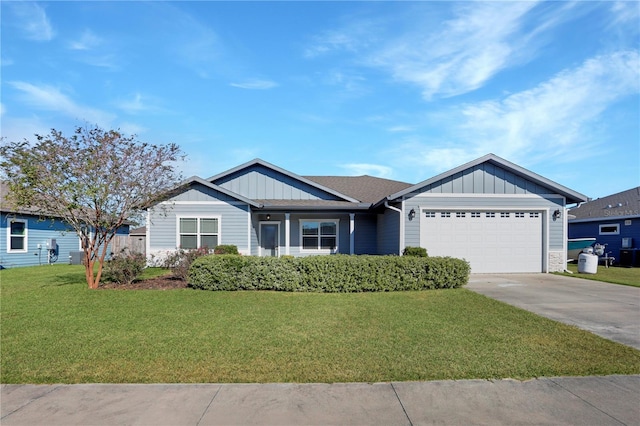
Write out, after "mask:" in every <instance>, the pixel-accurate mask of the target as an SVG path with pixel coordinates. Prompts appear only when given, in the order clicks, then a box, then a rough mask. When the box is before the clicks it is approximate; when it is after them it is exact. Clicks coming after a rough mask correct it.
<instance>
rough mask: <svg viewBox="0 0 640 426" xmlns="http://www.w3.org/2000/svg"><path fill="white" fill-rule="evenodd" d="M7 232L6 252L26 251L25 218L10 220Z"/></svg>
mask: <svg viewBox="0 0 640 426" xmlns="http://www.w3.org/2000/svg"><path fill="white" fill-rule="evenodd" d="M8 228H9V232H8V233H7V234H8V235H7V237H8V238H9V241H8V244H7V251H8V252H26V251H27V221H25V220H15V219H13V220H10V221H9V227H8Z"/></svg>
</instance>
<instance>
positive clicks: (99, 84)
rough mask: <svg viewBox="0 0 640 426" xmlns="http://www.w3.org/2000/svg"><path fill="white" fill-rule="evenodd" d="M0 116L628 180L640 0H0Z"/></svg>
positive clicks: (207, 160) (637, 110) (364, 165)
mask: <svg viewBox="0 0 640 426" xmlns="http://www.w3.org/2000/svg"><path fill="white" fill-rule="evenodd" d="M0 7H1V12H2V18H1V19H2V22H1V26H2V34H1V36H2V39H1V43H2V45H1V47H2V49H1V50H2V53H1V61H2V68H1V71H2V75H1V83H2V84H1V90H2V92H1V107H0V108H1V109H0V113H1V120H2V121H1V126H2V136H3V137H4V138H5V139H6V140H10V141H14V140H22V139H24V138H27V139H30V140H33V135H34V134H35V133H38V134H47V133H48V132H49V130H50V129H51V128H55V129H58V130H62V131H66V132H70V131H71V130H72V129H73V128H74V127H75V126H76V125H82V124H84V123H85V122H86V123H90V124H98V125H100V126H101V127H103V128H107V129H110V128H119V129H121V130H122V131H124V132H125V133H128V134H136V135H138V137H139V139H140V140H142V141H145V142H151V143H160V144H162V143H169V142H175V143H177V144H178V145H180V146H181V147H182V149H183V150H184V152H185V153H186V154H187V160H186V162H185V163H184V164H181V165H180V168H181V169H182V170H183V173H184V175H185V177H186V176H190V175H199V176H201V177H204V178H206V177H209V176H211V175H214V174H217V173H219V172H222V171H224V170H226V169H228V168H231V167H234V166H236V165H239V164H241V163H243V162H245V161H249V160H251V159H253V158H256V157H259V158H262V159H264V160H266V161H269V162H271V163H273V164H276V165H278V166H280V167H283V168H285V169H287V170H290V171H292V172H294V173H298V174H301V175H361V174H369V175H373V176H379V177H385V178H389V179H396V180H402V181H406V182H410V183H417V182H420V181H422V180H425V179H428V178H430V177H433V176H435V175H436V174H438V173H441V172H444V171H446V170H449V169H451V168H453V167H456V166H458V165H461V164H463V163H465V162H467V161H470V160H473V159H475V158H478V157H480V156H482V155H485V154H487V153H494V154H497V155H499V156H501V157H503V158H505V159H507V160H509V161H512V162H515V163H517V164H519V165H521V166H523V167H525V168H527V169H529V170H532V171H534V172H536V173H539V174H541V175H543V176H545V177H547V178H549V179H552V180H554V181H556V182H558V183H560V184H562V185H565V186H568V187H569V188H571V189H574V190H576V191H579V192H582V193H584V194H585V195H587V196H589V197H593V198H597V197H602V196H606V195H609V194H612V193H615V192H619V191H623V190H626V189H629V188H632V187H634V186H637V185H640V124H639V123H640V30H639V28H640V2H637V1H633V2H614V1H607V2H595V1H578V2H569V1H557V2H488V3H482V2H205V1H200V2H89V1H86V2H53V1H51V2H35V3H32V2H12V1H2V2H1V3H0Z"/></svg>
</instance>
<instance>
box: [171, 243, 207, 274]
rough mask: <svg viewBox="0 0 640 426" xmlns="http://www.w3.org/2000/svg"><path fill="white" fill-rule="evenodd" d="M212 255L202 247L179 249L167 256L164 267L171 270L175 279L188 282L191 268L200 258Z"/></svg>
mask: <svg viewBox="0 0 640 426" xmlns="http://www.w3.org/2000/svg"><path fill="white" fill-rule="evenodd" d="M208 254H211V250H210V249H208V248H206V247H202V248H199V249H194V250H184V249H179V250H177V251H175V252H173V253H170V254H168V255H167V257H166V258H165V259H164V262H163V265H162V266H163V267H165V268H168V269H171V273H172V274H173V276H174V277H176V278H178V279H181V280H186V279H187V276H188V274H189V267H190V266H191V264H192V263H193V261H194V260H196V259H197V258H199V257H202V256H206V255H208Z"/></svg>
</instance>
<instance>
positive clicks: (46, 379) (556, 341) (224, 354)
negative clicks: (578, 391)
mask: <svg viewBox="0 0 640 426" xmlns="http://www.w3.org/2000/svg"><path fill="white" fill-rule="evenodd" d="M83 278H84V273H83V270H82V267H78V266H69V265H56V266H41V267H33V268H15V269H10V270H3V271H0V290H1V291H0V302H1V306H0V313H1V316H0V321H1V323H0V326H1V327H0V332H1V341H0V343H1V346H0V350H1V358H2V363H1V370H0V373H1V382H2V383H85V382H109V383H134V382H138V383H202V382H208V383H219V382H354V381H356V382H379V381H406V380H436V379H467V378H505V377H512V378H520V379H526V378H531V377H539V376H563V375H591V374H595V375H604V374H638V373H640V351H637V350H635V349H632V348H630V347H627V346H623V345H621V344H618V343H614V342H611V341H608V340H605V339H602V338H600V337H597V336H595V335H593V334H591V333H588V332H585V331H582V330H579V329H577V328H575V327H570V326H566V325H562V324H560V323H557V322H554V321H551V320H548V319H545V318H542V317H538V316H536V315H534V314H532V313H529V312H526V311H523V310H520V309H517V308H514V307H511V306H508V305H506V304H503V303H501V302H497V301H494V300H491V299H489V298H487V297H484V296H481V295H478V294H476V293H473V292H471V291H468V290H466V289H455V290H429V291H422V292H398V293H358V294H316V293H313V294H310V293H277V292H249V291H247V292H208V291H197V290H189V289H183V290H166V291H161V290H104V289H103V290H93V291H92V290H87V289H86V288H85V287H86V284H84V283H83Z"/></svg>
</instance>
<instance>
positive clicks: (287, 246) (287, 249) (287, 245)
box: [284, 213, 291, 256]
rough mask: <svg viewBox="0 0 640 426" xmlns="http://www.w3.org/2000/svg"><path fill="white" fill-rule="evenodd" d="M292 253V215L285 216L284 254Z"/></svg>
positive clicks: (286, 214)
mask: <svg viewBox="0 0 640 426" xmlns="http://www.w3.org/2000/svg"><path fill="white" fill-rule="evenodd" d="M290 252H291V213H285V214H284V254H285V255H287V256H289V254H290Z"/></svg>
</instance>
